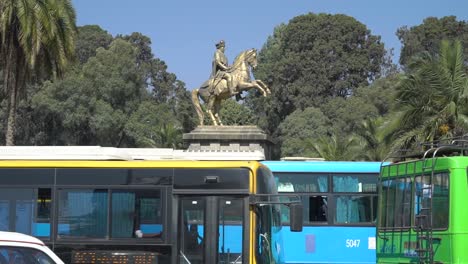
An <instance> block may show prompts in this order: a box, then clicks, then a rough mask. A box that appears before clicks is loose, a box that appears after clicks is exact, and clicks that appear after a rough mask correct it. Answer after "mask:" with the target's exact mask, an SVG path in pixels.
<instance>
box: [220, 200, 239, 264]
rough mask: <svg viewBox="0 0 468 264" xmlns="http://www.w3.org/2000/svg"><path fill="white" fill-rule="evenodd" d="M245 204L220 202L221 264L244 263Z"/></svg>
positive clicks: (236, 201)
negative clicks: (243, 224)
mask: <svg viewBox="0 0 468 264" xmlns="http://www.w3.org/2000/svg"><path fill="white" fill-rule="evenodd" d="M243 204H244V202H243V200H241V199H220V200H219V224H218V225H219V237H218V245H219V248H218V259H219V261H220V263H233V262H234V263H236V262H239V261H242V259H241V257H242V241H243V238H242V235H243V233H244V229H243V226H242V220H243V217H242V216H243V213H244V206H243Z"/></svg>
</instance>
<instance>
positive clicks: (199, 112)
mask: <svg viewBox="0 0 468 264" xmlns="http://www.w3.org/2000/svg"><path fill="white" fill-rule="evenodd" d="M192 103H193V105H194V106H195V111H196V112H197V115H198V121H199V123H200V126H203V119H204V118H205V117H204V114H203V109H202V107H201V105H200V99H199V98H198V89H193V90H192Z"/></svg>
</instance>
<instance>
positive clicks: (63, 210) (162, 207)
mask: <svg viewBox="0 0 468 264" xmlns="http://www.w3.org/2000/svg"><path fill="white" fill-rule="evenodd" d="M261 159H264V157H263V155H262V154H261V153H259V152H243V153H239V152H224V153H220V152H193V153H190V152H186V151H177V150H171V149H117V148H103V147H0V231H16V232H21V233H25V234H29V235H32V236H35V237H37V238H39V239H41V240H42V241H44V242H45V243H46V244H47V245H48V246H49V247H50V248H51V249H52V250H53V251H54V252H55V253H56V254H57V255H58V256H59V257H60V258H61V259H62V260H63V261H64V262H65V263H76V264H77V263H281V262H283V261H284V260H283V246H282V243H283V242H282V237H281V219H280V206H289V208H290V214H291V215H290V218H291V229H292V230H297V231H300V230H301V229H302V205H301V204H300V203H298V202H296V200H294V199H290V200H287V201H286V202H284V201H285V200H284V198H283V197H282V198H281V199H279V197H278V195H277V192H276V190H277V188H276V184H275V179H274V177H273V175H272V173H271V171H270V170H269V169H268V168H267V167H266V166H265V165H262V164H261V163H260V162H259V161H258V160H261ZM280 200H281V202H280Z"/></svg>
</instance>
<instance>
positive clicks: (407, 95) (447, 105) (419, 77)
mask: <svg viewBox="0 0 468 264" xmlns="http://www.w3.org/2000/svg"><path fill="white" fill-rule="evenodd" d="M409 71H410V73H408V74H407V75H406V76H405V78H404V79H403V80H402V82H401V83H400V85H399V91H398V94H397V98H398V102H399V105H400V106H401V108H402V112H401V115H400V117H399V119H398V121H399V123H398V127H399V128H400V129H399V130H398V131H397V133H396V134H395V138H397V141H396V143H397V144H396V145H397V146H402V147H405V148H408V147H410V146H413V147H414V143H415V142H418V141H419V142H422V141H433V140H437V139H441V138H446V137H452V136H460V135H463V134H465V133H466V132H467V131H468V116H467V114H468V111H467V110H468V109H467V107H466V106H467V99H468V78H467V76H466V73H465V71H464V59H463V51H462V44H461V42H460V41H455V42H453V43H451V42H449V41H442V42H441V47H440V52H439V54H436V55H431V54H430V53H429V52H425V53H423V54H422V56H421V57H419V59H417V60H415V61H414V62H413V64H411V65H409Z"/></svg>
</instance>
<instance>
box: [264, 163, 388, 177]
mask: <svg viewBox="0 0 468 264" xmlns="http://www.w3.org/2000/svg"><path fill="white" fill-rule="evenodd" d="M262 163H263V164H264V165H266V166H267V167H268V168H269V169H270V170H271V171H272V172H273V174H274V173H275V172H315V173H320V172H321V173H378V172H379V171H380V166H381V164H382V163H381V162H371V161H262Z"/></svg>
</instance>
